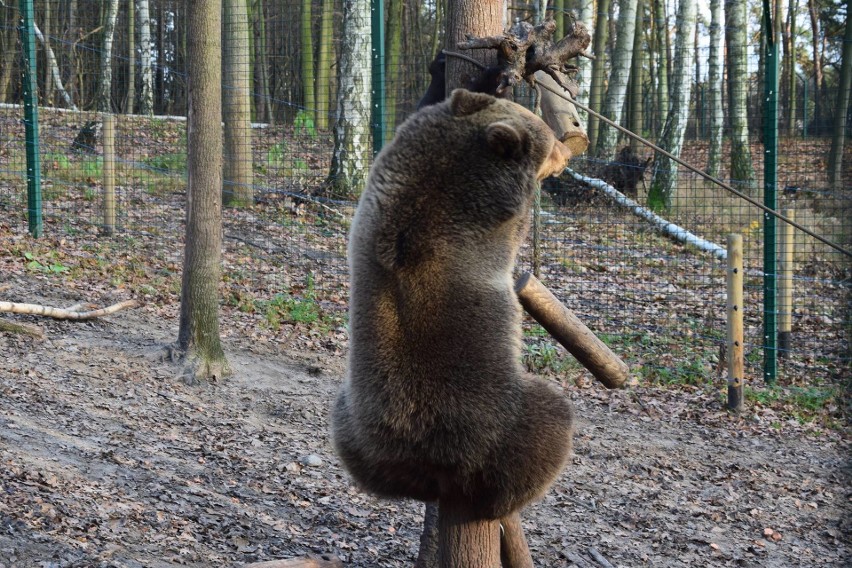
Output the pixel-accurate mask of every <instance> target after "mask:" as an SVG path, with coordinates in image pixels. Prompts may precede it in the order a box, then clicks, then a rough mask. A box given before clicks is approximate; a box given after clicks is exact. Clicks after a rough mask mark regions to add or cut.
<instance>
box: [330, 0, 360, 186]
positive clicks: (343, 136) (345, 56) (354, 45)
mask: <svg viewBox="0 0 852 568" xmlns="http://www.w3.org/2000/svg"><path fill="white" fill-rule="evenodd" d="M337 79H338V87H337V120H336V121H335V124H334V150H333V153H332V156H331V171H330V172H329V177H328V180H327V183H326V185H327V187H328V189H329V190H330V191H331V193H332V194H333V195H336V196H339V197H353V196H356V195H359V194H360V193H361V190H362V189H363V187H364V184H365V183H366V181H367V170H368V169H369V164H370V2H369V0H343V34H342V41H341V44H340V58H339V61H338V67H337Z"/></svg>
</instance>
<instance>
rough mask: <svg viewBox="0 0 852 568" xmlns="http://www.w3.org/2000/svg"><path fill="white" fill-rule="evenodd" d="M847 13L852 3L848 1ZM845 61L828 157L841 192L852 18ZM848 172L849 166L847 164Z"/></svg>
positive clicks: (851, 85) (846, 36) (851, 77)
mask: <svg viewBox="0 0 852 568" xmlns="http://www.w3.org/2000/svg"><path fill="white" fill-rule="evenodd" d="M846 6H847V13H848V11H849V8H852V1H850V0H847V2H846ZM842 57H843V59H842V61H841V63H840V82H839V83H840V84H839V85H838V91H837V104H836V105H835V109H836V113H837V115H836V117H835V119H834V133H833V135H832V137H831V150H830V152H829V155H828V179H829V183H830V185H831V187H832V188H833V189H835V190H840V189H841V188H842V187H843V181H844V180H843V146H844V144H845V142H846V127H847V118H848V113H849V98H850V94H849V91H850V89H852V18H847V19H846V33H845V34H844V37H843V56H842ZM846 166H847V171H848V168H849V164H846Z"/></svg>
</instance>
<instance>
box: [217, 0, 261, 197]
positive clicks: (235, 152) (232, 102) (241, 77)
mask: <svg viewBox="0 0 852 568" xmlns="http://www.w3.org/2000/svg"><path fill="white" fill-rule="evenodd" d="M224 5H225V21H224V28H223V32H222V74H223V83H222V87H223V88H222V104H223V110H224V115H223V120H224V123H225V130H224V133H225V185H224V186H223V187H222V196H223V199H224V201H225V204H226V205H229V206H237V207H239V206H247V205H252V204H253V202H254V190H253V188H252V152H251V81H250V66H249V28H248V6H247V5H246V0H224Z"/></svg>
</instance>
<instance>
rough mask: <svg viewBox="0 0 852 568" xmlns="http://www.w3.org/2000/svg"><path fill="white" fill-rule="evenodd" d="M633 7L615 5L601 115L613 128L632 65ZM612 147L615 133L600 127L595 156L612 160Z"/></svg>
mask: <svg viewBox="0 0 852 568" xmlns="http://www.w3.org/2000/svg"><path fill="white" fill-rule="evenodd" d="M637 4H638V0H620V1H619V12H618V28H617V30H616V42H615V49H614V50H613V52H612V72H611V73H610V75H609V88H608V89H607V91H606V97H605V98H604V105H603V112H602V114H603V115H604V116H605V117H607V118H608V119H610V120H612V121H613V122H615V123H616V124H620V123H621V115H622V110H623V109H624V99H625V97H626V95H627V84H628V81H629V79H630V67H631V64H632V63H633V36H634V33H635V31H636V6H637ZM616 144H618V131H617V130H616V129H615V128H613V127H611V126H606V127H601V129H600V133H599V135H598V146H597V151H596V155H598V156H600V157H602V158H610V157H612V156H614V155H615V146H616Z"/></svg>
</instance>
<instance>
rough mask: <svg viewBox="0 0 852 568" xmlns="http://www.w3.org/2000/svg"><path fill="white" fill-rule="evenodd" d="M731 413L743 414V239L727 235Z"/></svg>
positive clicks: (729, 408)
mask: <svg viewBox="0 0 852 568" xmlns="http://www.w3.org/2000/svg"><path fill="white" fill-rule="evenodd" d="M727 280H728V410H732V411H734V412H742V410H743V361H744V358H743V236H742V235H735V234H732V235H728V278H727Z"/></svg>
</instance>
